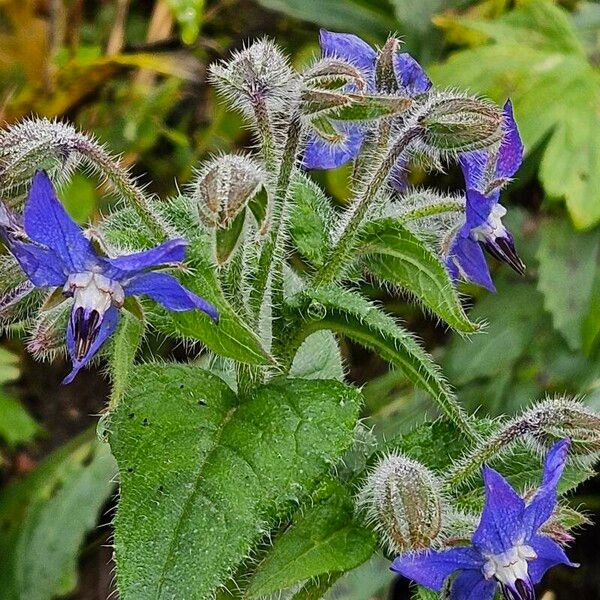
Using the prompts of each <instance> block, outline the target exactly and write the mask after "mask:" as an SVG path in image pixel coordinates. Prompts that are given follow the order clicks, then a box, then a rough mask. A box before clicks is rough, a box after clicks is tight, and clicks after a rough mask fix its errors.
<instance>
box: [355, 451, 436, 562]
mask: <svg viewBox="0 0 600 600" xmlns="http://www.w3.org/2000/svg"><path fill="white" fill-rule="evenodd" d="M357 504H358V506H359V508H360V509H362V510H363V511H364V513H365V516H366V518H367V520H368V522H369V523H370V524H371V525H372V526H374V527H375V529H376V530H377V531H378V532H379V534H380V535H381V537H382V541H383V543H384V545H385V547H386V548H387V549H388V550H389V551H390V552H392V553H401V552H406V551H407V550H418V549H422V548H428V547H429V546H431V544H432V543H433V542H434V541H435V540H436V539H437V538H438V537H439V536H440V534H441V533H442V527H443V524H444V520H445V510H444V502H443V497H442V494H441V485H440V482H439V481H438V479H437V477H436V476H435V475H434V474H433V473H432V472H431V471H430V470H429V469H427V467H425V466H424V465H422V464H421V463H419V462H417V461H415V460H413V459H411V458H408V457H407V456H404V455H403V454H391V455H388V456H384V457H383V458H381V459H380V461H379V463H378V464H377V465H376V466H375V468H374V469H373V470H372V471H371V473H370V474H369V475H368V477H367V479H366V481H365V482H364V484H363V486H362V488H361V491H360V492H359V495H358V498H357Z"/></svg>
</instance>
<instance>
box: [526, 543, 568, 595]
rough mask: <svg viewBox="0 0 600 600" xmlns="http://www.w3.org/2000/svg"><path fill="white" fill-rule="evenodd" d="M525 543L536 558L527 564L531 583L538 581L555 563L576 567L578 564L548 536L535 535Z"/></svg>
mask: <svg viewBox="0 0 600 600" xmlns="http://www.w3.org/2000/svg"><path fill="white" fill-rule="evenodd" d="M527 544H528V545H529V546H531V547H532V548H533V549H534V550H535V553H536V554H537V558H536V559H534V560H532V561H531V562H530V563H529V564H528V567H529V577H530V578H531V581H533V583H539V582H540V581H541V579H542V577H543V576H544V573H545V572H546V571H547V570H548V569H551V568H552V567H554V566H555V565H567V566H568V567H577V566H579V565H577V564H575V563H572V562H571V561H570V560H569V559H568V557H567V555H566V554H565V553H564V550H563V549H562V548H561V547H560V546H559V545H558V544H557V543H556V542H555V541H553V540H551V539H550V538H549V537H546V536H544V535H536V536H534V537H533V538H531V539H530V540H529V541H528V542H527Z"/></svg>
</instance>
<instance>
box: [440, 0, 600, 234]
mask: <svg viewBox="0 0 600 600" xmlns="http://www.w3.org/2000/svg"><path fill="white" fill-rule="evenodd" d="M457 22H458V25H459V26H461V27H465V28H468V29H469V30H471V31H475V32H478V33H479V34H481V35H483V36H484V39H487V40H488V41H489V43H487V44H485V45H483V46H478V47H475V48H472V49H468V50H464V51H461V52H458V53H456V54H454V55H453V56H451V58H450V60H449V61H448V62H447V63H445V64H443V65H441V66H438V67H435V68H433V69H432V70H431V75H432V78H433V80H434V81H435V82H436V83H437V84H439V85H444V86H459V87H465V88H469V89H471V90H473V91H478V92H482V93H486V94H489V95H491V96H492V97H493V98H494V99H496V100H498V101H501V102H502V101H504V99H505V98H506V97H507V96H510V97H511V98H512V100H513V102H514V105H515V115H516V118H517V122H518V123H519V128H520V130H521V133H522V135H523V139H524V141H525V145H526V148H527V150H528V151H531V150H533V148H534V147H535V146H537V145H538V144H541V143H542V142H543V141H544V140H546V139H547V144H546V147H545V150H544V152H543V158H542V162H541V166H540V179H541V181H542V184H543V185H544V188H545V190H546V192H547V193H548V195H549V196H551V197H559V198H565V200H566V203H567V207H568V209H569V212H570V214H571V217H572V219H573V222H574V223H575V225H576V226H577V227H580V228H585V227H590V226H592V225H594V224H595V223H598V222H600V150H599V148H600V112H599V111H598V106H600V72H599V71H598V69H597V67H595V66H593V65H592V63H591V62H590V61H589V60H588V58H587V57H586V54H585V51H584V49H583V47H582V45H581V43H580V42H579V40H578V38H577V33H576V30H575V28H574V25H573V23H572V22H571V20H570V19H569V15H568V13H567V12H566V11H564V10H563V9H561V8H560V7H558V6H557V5H556V4H555V3H553V2H548V1H545V0H527V1H524V2H520V3H519V5H518V8H516V9H515V10H513V11H512V12H510V13H508V14H506V15H505V16H503V17H502V18H500V19H498V20H497V21H486V20H474V19H457V20H453V19H450V20H445V21H444V25H445V26H446V27H448V28H452V27H456V26H457ZM540 102H542V104H543V108H542V109H540Z"/></svg>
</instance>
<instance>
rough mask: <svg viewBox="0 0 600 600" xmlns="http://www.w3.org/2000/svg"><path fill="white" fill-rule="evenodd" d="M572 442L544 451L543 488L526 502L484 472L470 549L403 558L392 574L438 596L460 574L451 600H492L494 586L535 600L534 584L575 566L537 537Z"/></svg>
mask: <svg viewBox="0 0 600 600" xmlns="http://www.w3.org/2000/svg"><path fill="white" fill-rule="evenodd" d="M569 445H570V440H561V441H559V442H557V443H556V444H555V445H554V446H553V447H552V448H551V449H550V451H549V452H548V454H547V456H546V460H545V464H544V472H543V476H542V483H541V485H540V487H539V489H538V490H537V492H536V494H535V496H534V497H533V498H532V500H531V501H530V502H529V503H526V502H525V501H524V500H523V499H522V498H521V497H520V496H519V495H518V494H517V493H516V492H515V490H514V489H513V488H512V487H511V486H510V484H509V483H508V482H507V481H506V479H504V477H502V476H501V475H500V474H499V473H497V472H496V471H494V469H490V468H489V467H485V468H484V470H483V481H484V484H485V506H484V508H483V513H482V515H481V520H480V522H479V526H478V528H477V530H476V531H475V533H474V535H473V538H472V539H471V545H470V546H464V547H457V548H451V549H449V550H442V551H430V552H428V551H424V552H418V553H415V554H404V555H401V556H399V557H398V558H396V560H395V561H394V562H393V563H392V566H391V569H392V570H393V571H396V572H398V573H400V574H401V575H404V576H405V577H408V578H409V579H412V580H413V581H415V582H416V583H418V584H419V585H422V586H424V587H426V588H429V589H432V590H435V591H441V589H442V587H443V586H444V583H445V581H446V579H447V578H448V577H449V576H450V575H452V574H453V573H455V572H456V571H459V572H460V573H459V574H458V576H457V577H456V578H455V579H454V580H453V582H452V584H451V588H450V600H492V599H493V598H494V595H495V593H496V589H497V588H498V586H499V587H500V590H501V592H502V594H503V595H504V598H506V600H534V599H535V591H534V587H533V586H534V584H536V583H538V582H539V581H540V580H541V579H542V577H543V575H544V573H545V572H546V571H547V570H548V569H550V568H551V567H553V566H555V565H568V566H577V565H574V564H573V563H571V562H570V561H569V559H568V558H567V556H566V554H565V553H564V551H563V550H562V548H561V547H560V546H559V545H558V544H557V543H556V542H554V541H553V540H552V539H550V538H549V537H547V536H545V535H543V534H541V533H540V532H539V529H540V527H541V526H542V525H543V524H544V523H545V522H546V521H547V520H548V519H549V518H550V517H551V516H552V513H553V512H554V509H555V508H556V503H557V492H556V487H557V485H558V481H559V479H560V477H561V475H562V472H563V470H564V468H565V464H566V461H567V453H568V450H569Z"/></svg>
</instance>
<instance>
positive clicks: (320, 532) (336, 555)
mask: <svg viewBox="0 0 600 600" xmlns="http://www.w3.org/2000/svg"><path fill="white" fill-rule="evenodd" d="M312 500H313V502H312V503H311V506H310V507H309V508H308V509H306V510H303V511H302V512H301V513H299V514H297V515H296V518H294V519H293V520H292V523H291V525H290V527H289V528H287V529H286V530H285V532H284V533H283V534H282V535H281V536H279V537H278V538H276V539H275V542H274V543H273V546H272V547H271V548H270V550H269V552H268V554H267V555H266V557H265V558H264V559H263V560H262V561H261V563H260V564H259V565H258V568H257V569H256V571H255V572H254V574H253V576H252V579H251V580H250V585H249V586H248V588H247V590H246V594H245V596H247V597H248V598H262V597H263V596H265V595H268V594H271V593H273V592H277V591H278V590H282V589H285V588H288V587H291V586H293V585H294V584H296V583H299V582H302V581H305V580H307V579H311V578H313V577H318V576H321V575H325V574H328V573H336V572H344V571H349V570H350V569H353V568H355V567H357V566H358V565H360V564H362V563H363V562H365V561H366V560H368V559H369V558H370V557H371V555H372V554H373V552H374V551H375V549H376V548H377V537H376V536H375V534H374V533H373V531H372V530H371V529H367V528H366V527H364V526H362V525H361V524H360V523H357V522H356V521H355V520H354V516H353V514H354V503H353V501H352V497H351V495H350V493H349V492H348V490H347V489H346V488H345V487H344V486H342V485H341V484H339V483H337V482H336V481H334V480H331V481H328V482H326V483H325V484H324V485H323V486H322V487H321V489H319V490H318V492H317V493H316V494H315V496H314V497H313V499H312Z"/></svg>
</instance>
